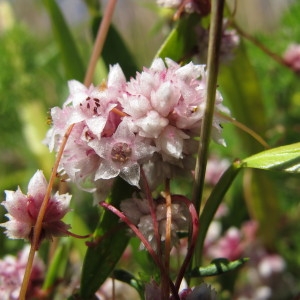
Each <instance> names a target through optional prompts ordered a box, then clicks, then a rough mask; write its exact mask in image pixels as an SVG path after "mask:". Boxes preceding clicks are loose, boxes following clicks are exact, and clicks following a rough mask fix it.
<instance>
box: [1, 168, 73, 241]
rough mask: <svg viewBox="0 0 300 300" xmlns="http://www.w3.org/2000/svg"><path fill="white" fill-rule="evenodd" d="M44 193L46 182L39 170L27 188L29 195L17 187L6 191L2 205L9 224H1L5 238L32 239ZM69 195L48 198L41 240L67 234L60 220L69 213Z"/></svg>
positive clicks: (56, 195)
mask: <svg viewBox="0 0 300 300" xmlns="http://www.w3.org/2000/svg"><path fill="white" fill-rule="evenodd" d="M46 190H47V181H46V179H45V177H44V175H43V173H42V171H37V172H36V173H35V174H34V176H33V177H32V178H31V180H30V182H29V185H28V193H27V195H24V194H23V193H22V191H21V190H20V188H18V189H17V191H16V192H14V191H5V193H6V200H5V201H4V202H2V205H3V206H4V207H5V208H6V210H7V211H8V213H7V214H6V216H7V217H8V219H9V221H7V222H5V223H2V224H0V226H2V227H5V228H6V231H5V233H6V235H7V236H8V237H9V238H12V239H29V240H31V239H32V235H33V229H34V226H35V223H36V221H37V217H38V214H39V210H40V207H41V205H42V202H43V199H44V197H45V194H46ZM70 200H71V196H70V195H69V194H62V195H59V194H58V193H56V194H55V195H54V196H51V197H50V199H49V202H48V206H47V211H46V213H45V216H44V219H43V225H42V233H41V239H42V238H51V237H52V236H64V235H67V233H68V229H69V228H70V226H69V225H66V224H65V223H64V222H63V221H61V219H62V218H63V217H64V215H65V214H66V213H67V212H68V210H69V208H68V207H69V203H70Z"/></svg>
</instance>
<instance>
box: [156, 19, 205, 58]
mask: <svg viewBox="0 0 300 300" xmlns="http://www.w3.org/2000/svg"><path fill="white" fill-rule="evenodd" d="M199 21H200V19H199V16H197V15H188V16H186V17H184V18H182V19H180V20H179V21H178V23H177V24H176V26H175V28H174V29H173V30H172V31H171V33H170V34H169V36H168V37H167V39H166V40H165V42H164V43H163V44H162V46H161V47H160V49H159V50H158V52H157V53H156V57H161V58H165V57H169V58H171V59H173V60H174V61H182V60H184V58H186V57H187V55H188V54H190V55H191V54H192V52H193V49H194V47H195V46H196V45H197V41H196V34H195V31H194V27H195V25H196V24H197V23H198V22H199ZM190 55H188V56H190Z"/></svg>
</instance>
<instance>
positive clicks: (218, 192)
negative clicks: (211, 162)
mask: <svg viewBox="0 0 300 300" xmlns="http://www.w3.org/2000/svg"><path fill="white" fill-rule="evenodd" d="M239 170H240V162H234V163H233V164H232V165H231V166H230V167H229V168H228V169H227V171H226V172H225V173H224V174H223V175H222V177H221V179H220V180H219V182H218V183H217V184H216V186H215V187H214V189H213V191H212V192H211V194H210V196H209V198H208V199H207V201H206V203H205V206H204V208H203V211H202V213H201V215H200V219H199V224H200V230H199V234H198V239H197V245H196V250H195V264H196V265H200V263H201V259H202V250H203V245H204V240H205V237H206V233H207V230H208V227H209V225H210V223H211V221H212V219H213V217H214V215H215V213H216V211H217V209H218V207H219V205H220V203H221V202H222V200H223V197H224V195H225V193H226V192H227V190H228V189H229V187H230V186H231V184H232V182H233V180H234V178H235V177H236V175H237V174H238V171H239Z"/></svg>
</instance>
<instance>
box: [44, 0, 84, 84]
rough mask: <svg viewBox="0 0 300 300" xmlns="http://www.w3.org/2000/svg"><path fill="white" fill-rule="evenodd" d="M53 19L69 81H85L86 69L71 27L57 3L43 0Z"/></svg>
mask: <svg viewBox="0 0 300 300" xmlns="http://www.w3.org/2000/svg"><path fill="white" fill-rule="evenodd" d="M43 3H44V5H45V7H46V9H47V11H48V14H49V16H50V19H51V23H52V29H53V34H54V37H55V39H56V42H57V44H58V47H59V49H60V55H61V58H62V62H63V65H64V68H65V72H66V77H67V79H77V80H81V81H82V80H83V78H84V74H85V69H84V65H83V63H82V60H81V57H80V55H79V52H78V49H77V46H76V44H75V42H74V40H73V37H72V35H71V32H70V30H69V27H68V25H67V23H66V21H65V19H64V16H63V15H62V13H61V11H60V9H59V7H58V5H57V4H56V1H54V0H43Z"/></svg>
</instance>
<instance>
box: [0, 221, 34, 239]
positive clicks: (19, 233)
mask: <svg viewBox="0 0 300 300" xmlns="http://www.w3.org/2000/svg"><path fill="white" fill-rule="evenodd" d="M0 226H1V227H5V228H6V230H5V234H6V235H7V236H8V237H9V238H11V239H26V238H28V236H29V234H30V232H31V230H32V228H33V227H32V225H31V224H30V223H28V222H19V221H18V220H15V219H11V220H9V221H7V222H5V223H1V224H0Z"/></svg>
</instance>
